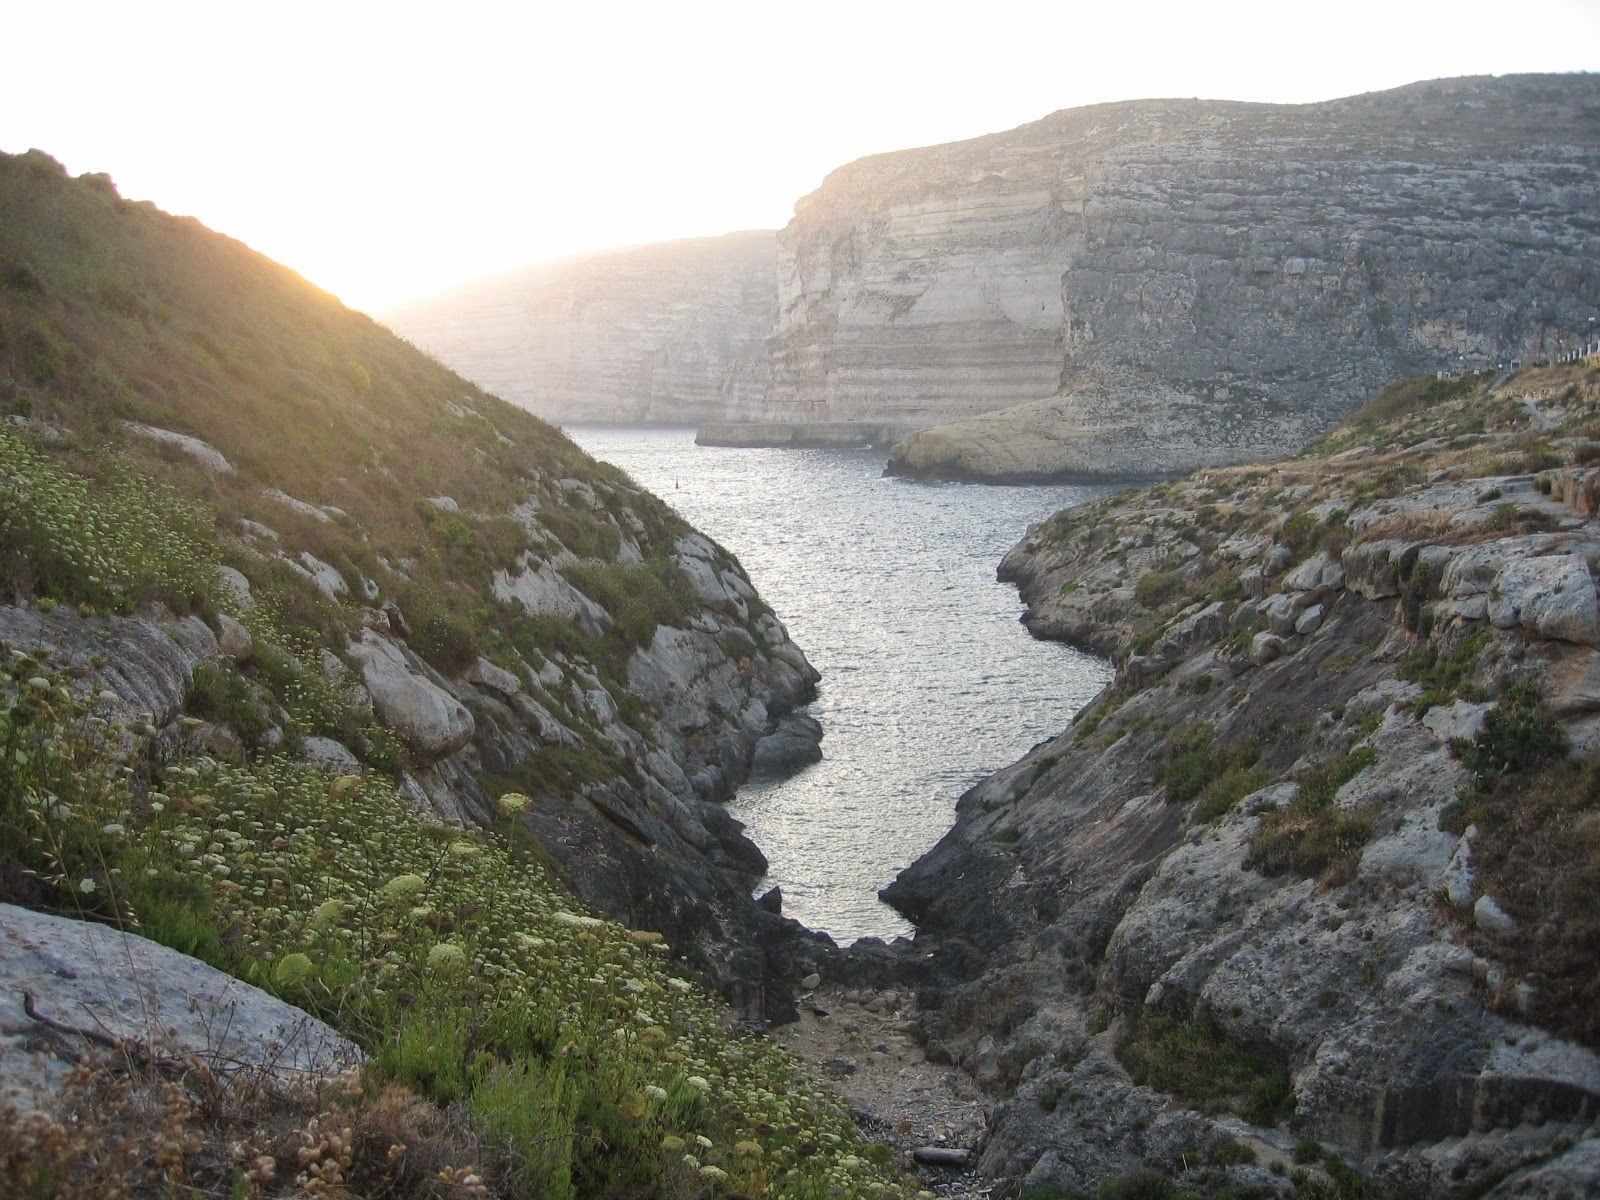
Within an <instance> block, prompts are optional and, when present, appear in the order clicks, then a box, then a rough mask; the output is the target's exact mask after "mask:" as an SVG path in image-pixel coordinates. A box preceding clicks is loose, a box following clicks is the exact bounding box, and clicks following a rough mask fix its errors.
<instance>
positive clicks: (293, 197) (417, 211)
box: [0, 0, 1600, 310]
mask: <svg viewBox="0 0 1600 1200" xmlns="http://www.w3.org/2000/svg"><path fill="white" fill-rule="evenodd" d="M0 45H4V46H5V47H6V53H5V66H4V68H3V69H0V149H4V150H8V151H13V152H15V151H21V150H25V149H28V148H29V147H32V146H37V147H39V148H40V149H43V150H46V151H48V152H50V153H51V154H53V155H55V156H56V157H57V158H59V159H61V160H62V161H63V162H64V163H66V165H67V167H68V169H69V170H70V171H72V172H73V173H74V174H78V173H81V172H84V171H107V172H109V173H110V174H111V175H112V177H113V178H114V179H115V180H116V181H117V184H118V186H119V187H120V188H121V190H122V193H123V194H124V195H126V196H130V197H134V198H137V199H148V200H153V201H155V202H156V203H157V204H159V205H161V206H162V207H163V208H166V209H169V210H171V211H174V212H180V213H192V214H193V215H195V216H197V217H199V218H200V219H201V220H202V221H204V222H206V224H208V225H210V226H212V227H213V228H216V229H219V230H221V231H222V232H224V233H228V234H231V235H233V236H234V237H238V238H240V239H242V240H244V241H246V242H249V243H250V244H251V245H253V246H255V247H256V248H257V249H259V250H262V251H263V252H265V253H267V254H269V255H271V256H272V257H274V258H276V259H279V260H280V261H282V262H285V263H288V264H289V265H290V266H292V267H294V268H296V269H297V270H299V271H300V272H302V273H303V274H305V275H306V276H307V277H309V278H310V279H312V280H313V281H315V282H317V283H319V284H321V285H322V286H324V287H326V288H328V289H329V290H331V291H333V292H335V293H337V294H338V295H339V296H341V297H343V298H344V299H345V300H346V301H347V302H349V303H351V304H353V305H356V306H358V307H362V308H369V309H373V310H379V309H382V308H383V307H385V306H386V305H390V304H393V303H395V302H397V301H402V300H405V299H408V298H411V297H414V296H419V295H422V294H425V293H428V292H431V291H435V290H437V289H439V288H441V287H444V286H447V285H449V284H452V283H455V282H459V281H462V280H465V279H470V278H474V277H477V276H480V275H484V274H489V273H493V272H496V271H500V270H504V269H509V268H512V267H517V266H522V265H525V264H527V263H531V262H535V261H538V260H541V259H546V258H553V257H558V256H562V255H566V254H571V253H576V252H580V251H584V250H591V249H598V248H601V247H605V246H615V245H625V244H629V243H636V242H645V241H656V240H661V239H666V238H674V237H691V236H697V235H701V234H714V233H722V232H726V231H729V230H734V229H750V228H761V227H770V228H776V227H779V226H781V225H783V224H784V223H785V222H786V221H787V220H788V219H789V216H790V213H791V210H792V207H793V204H794V201H795V200H796V199H798V198H799V197H800V196H802V195H804V194H805V193H806V192H808V191H811V190H812V189H813V188H815V187H816V186H817V185H818V184H819V183H820V182H821V180H822V177H823V175H825V174H826V173H827V172H828V171H829V170H831V169H833V168H834V167H836V166H840V165H842V164H843V163H845V162H848V161H850V160H851V159H853V158H858V157H860V156H861V155H863V154H871V153H876V152H878V151H884V150H897V149H901V148H904V147H908V146H917V145H927V144H930V143H934V142H944V141H952V140H955V139H958V138H964V137H972V136H976V135H978V134H982V133H990V132H994V131H997V130H1001V129H1008V128H1010V127H1012V126H1015V125H1019V124H1021V123H1023V122H1025V121H1031V120H1035V119H1037V118H1038V117H1041V116H1044V115H1045V114H1046V113H1049V112H1052V111H1054V110H1056V109H1059V108H1068V107H1072V106H1074V105H1079V104H1091V103H1095V102H1098V101H1104V100H1124V99H1135V98H1139V97H1146V96H1208V97H1222V98H1227V99H1239V100H1271V101H1284V102H1298V101H1309V100H1323V99H1329V98H1332V97H1335V96H1343V95H1350V94H1354V93H1357V92H1364V91H1372V90H1375V89H1378V88H1386V87H1393V86H1396V85H1399V84H1402V83H1408V82H1411V81H1413V80H1417V79H1429V78H1436V77H1439V76H1445V75H1467V74H1506V73H1508V72H1514V71H1572V70H1585V69H1590V70H1592V69H1596V68H1600V0H1520V2H1519V3H1516V4H1514V5H1513V4H1507V3H1505V0H1448V2H1435V0H1341V2H1340V3H1337V4H1318V5H1312V4H1301V3H1295V2H1294V0H1271V2H1254V0H1212V2H1210V3H1200V2H1197V0H1187V2H1184V3H1170V2H1168V0H1136V2H1128V0H1123V2H1121V3H1118V2H1115V0H1102V2H1101V3H1097V4H1093V5H1089V4H1082V3H1078V2H1077V0H1055V2H1053V3H1033V2H1031V0H1028V2H1022V0H1013V2H1011V3H1000V4H994V5H982V4H977V3H972V2H970V0H969V2H968V3H964V4H960V5H951V4H945V3H941V2H939V0H923V2H921V3H901V2H899V0H894V2H887V0H885V2H874V0H852V2H835V0H818V2H811V3H808V2H806V0H791V2H790V3H785V4H777V3H769V2H766V0H744V2H743V3H724V2H721V0H703V2H702V0H677V2H667V3H623V2H605V0H561V2H559V3H545V2H543V0H522V2H521V3H504V4H484V3H474V2H471V0H455V2H453V3H449V4H446V3H444V2H443V0H435V2H433V3H429V4H411V3H405V2H403V0H388V2H385V3H367V2H354V0H351V2H341V0H318V2H316V3H301V2H299V0H275V2H274V3H271V4H262V3H258V2H255V0H204V2H203V3H177V2H172V0H148V2H144V3H128V2H127V0H117V2H115V3H86V2H74V0H40V2H37V3H32V4H28V3H24V2H23V0H13V2H12V3H9V4H6V5H4V6H3V7H0Z"/></svg>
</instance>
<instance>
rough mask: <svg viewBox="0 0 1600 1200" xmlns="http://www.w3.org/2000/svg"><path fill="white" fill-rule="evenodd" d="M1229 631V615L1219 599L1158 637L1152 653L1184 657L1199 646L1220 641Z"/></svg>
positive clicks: (1174, 624)
mask: <svg viewBox="0 0 1600 1200" xmlns="http://www.w3.org/2000/svg"><path fill="white" fill-rule="evenodd" d="M1227 632H1228V616H1227V613H1226V612H1225V611H1224V609H1223V602H1222V601H1220V600H1218V601H1215V602H1214V603H1211V604H1208V605H1206V606H1205V607H1204V608H1202V609H1200V610H1199V611H1197V612H1193V613H1190V614H1189V615H1188V616H1186V617H1183V618H1182V619H1181V620H1178V621H1175V622H1173V624H1172V626H1171V627H1170V628H1169V629H1168V630H1167V631H1166V632H1165V633H1163V634H1162V635H1161V637H1160V638H1158V639H1157V641H1156V644H1155V645H1154V646H1153V647H1151V653H1152V654H1154V655H1157V656H1160V657H1164V658H1180V659H1181V658H1183V657H1185V656H1186V655H1188V653H1189V652H1190V651H1192V650H1193V649H1194V648H1195V647H1197V646H1203V645H1207V644H1209V643H1211V642H1215V641H1218V640H1220V639H1221V638H1222V636H1223V635H1224V634H1226V633H1227Z"/></svg>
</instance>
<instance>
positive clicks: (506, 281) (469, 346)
mask: <svg viewBox="0 0 1600 1200" xmlns="http://www.w3.org/2000/svg"><path fill="white" fill-rule="evenodd" d="M776 254H777V243H776V240H775V235H774V234H773V233H772V232H771V231H770V230H754V231H751V232H747V233H730V234H726V235H724V236H723V237H717V238H693V239H689V240H686V241H681V242H664V243H661V244H659V245H653V246H636V247H632V248H629V249H625V250H613V251H608V252H606V253H604V254H596V255H591V256H588V257H583V258H577V259H567V260H563V261H561V262H556V263H550V264H547V265H545V266H540V267H533V268H530V269H528V270H525V271H518V272H514V273H512V274H509V275H502V276H497V277H495V278H493V279H489V280H485V281H483V282H481V283H476V284H469V285H467V286H465V287H462V288H459V289H456V290H455V291H453V292H449V293H446V294H444V295H441V296H438V297H436V298H434V299H431V300H427V301H423V302H420V303H418V304H414V305H411V306H408V307H406V308H404V309H401V310H399V311H397V312H394V313H390V314H387V317H386V319H387V320H388V322H389V323H390V324H391V325H392V326H393V327H394V328H395V329H396V330H397V331H399V332H400V333H401V334H403V335H404V336H406V337H408V338H410V339H411V340H412V341H414V342H416V343H417V345H419V346H421V347H422V348H423V349H425V350H427V351H429V352H430V353H432V354H436V355H438V356H439V358H440V359H441V360H443V361H444V362H446V363H448V364H449V365H450V366H451V367H452V368H453V369H455V370H457V371H460V372H461V373H462V374H463V375H465V376H467V378H469V379H472V380H473V381H475V382H477V383H479V384H481V385H482V386H483V387H484V388H486V389H488V390H489V391H491V392H494V393H495V394H496V395H498V396H503V397H505V398H506V399H507V400H512V401H515V402H516V403H518V404H521V405H523V406H525V407H527V408H529V409H531V410H533V411H534V412H536V413H538V414H539V415H540V416H543V417H547V418H549V419H550V420H553V421H598V422H609V423H616V424H646V423H658V424H678V425H692V424H695V423H697V422H701V421H717V420H725V419H728V418H730V417H733V416H736V415H740V414H743V413H744V412H745V411H747V410H748V409H750V408H751V407H752V406H754V405H756V404H758V403H759V402H760V399H761V396H762V395H763V393H764V392H765V391H766V387H767V380H768V376H769V369H768V365H767V350H766V339H767V336H768V334H769V333H771V331H772V322H773V319H774V317H775V315H776V313H777V303H778V284H777V275H776V273H775V272H774V269H773V262H774V259H775V256H776Z"/></svg>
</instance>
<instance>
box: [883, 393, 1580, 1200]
mask: <svg viewBox="0 0 1600 1200" xmlns="http://www.w3.org/2000/svg"><path fill="white" fill-rule="evenodd" d="M1452 390H1453V391H1454V393H1455V398H1454V399H1449V398H1448V394H1449V393H1450V392H1451V391H1452ZM1441 395H1442V396H1444V397H1445V398H1444V399H1440V397H1441ZM1411 403H1412V404H1421V405H1423V406H1424V408H1423V410H1422V411H1418V412H1415V413H1414V414H1413V415H1410V416H1398V417H1394V418H1393V419H1391V420H1389V421H1388V422H1387V423H1384V422H1379V421H1376V420H1372V421H1366V422H1362V423H1358V424H1355V425H1353V426H1349V427H1347V428H1346V429H1344V430H1341V431H1340V432H1339V433H1338V435H1337V436H1336V437H1334V438H1332V439H1331V440H1330V441H1329V442H1327V443H1324V444H1323V445H1322V446H1320V447H1319V448H1318V449H1317V450H1316V452H1315V453H1312V454H1309V455H1306V456H1303V457H1301V458H1299V459H1295V460H1290V461H1285V462H1281V463H1278V464H1274V465H1272V466H1268V467H1263V468H1258V469H1232V470H1215V471H1211V472H1209V473H1203V474H1201V475H1198V476H1196V477H1194V478H1193V479H1191V480H1188V481H1186V482H1183V483H1177V484H1166V485H1161V486H1158V487H1156V488H1152V489H1147V490H1144V491H1139V492H1131V493H1123V494H1121V495H1118V496H1114V497H1110V498H1107V499H1106V500H1103V501H1099V502H1096V503H1095V504H1092V505H1088V506H1085V507H1084V508H1081V509H1076V510H1069V511H1067V512H1063V513H1061V514H1059V515H1058V516H1057V517H1056V518H1054V519H1053V520H1051V521H1049V522H1045V523H1044V524H1041V525H1038V526H1035V527H1033V528H1031V529H1030V530H1029V532H1028V535H1027V537H1026V538H1025V539H1024V540H1023V541H1022V542H1021V543H1020V544H1019V545H1018V546H1017V547H1016V549H1014V550H1013V551H1012V552H1011V553H1010V554H1009V555H1008V556H1007V558H1006V560H1005V564H1004V566H1003V568H1002V572H1003V574H1005V575H1006V576H1008V577H1010V578H1013V579H1016V580H1017V581H1018V582H1019V583H1020V585H1021V587H1022V589H1023V592H1024V595H1025V597H1026V599H1027V601H1028V604H1029V610H1028V615H1027V620H1028V623H1029V625H1030V627H1031V628H1032V629H1033V630H1034V631H1035V632H1036V633H1038V634H1040V635H1041V636H1049V637H1061V638H1066V639H1069V640H1072V641H1075V642H1078V643H1081V644H1084V645H1086V646H1090V647H1092V648H1095V649H1097V650H1101V651H1103V652H1108V653H1113V654H1115V655H1116V656H1117V657H1118V658H1119V660H1120V661H1121V664H1122V665H1121V670H1120V672H1119V675H1118V678H1117V680H1116V681H1115V682H1114V683H1113V684H1112V685H1111V686H1110V687H1109V688H1108V690H1107V692H1106V693H1105V694H1103V695H1102V697H1101V698H1100V699H1099V701H1098V702H1097V703H1096V704H1095V705H1093V706H1092V707H1091V708H1089V709H1086V710H1085V711H1084V712H1083V713H1082V714H1081V715H1080V717H1079V718H1078V719H1077V721H1076V722H1075V724H1074V726H1073V727H1072V728H1070V729H1068V730H1066V731H1065V732H1064V733H1062V734H1061V735H1060V736H1058V737H1056V738H1054V739H1052V740H1050V741H1048V742H1046V743H1043V744H1041V745H1040V746H1038V747H1037V748H1035V749H1034V750H1033V751H1032V752H1031V753H1030V754H1028V755H1027V756H1026V757H1025V758H1023V759H1022V760H1021V761H1019V762H1017V763H1016V764H1014V765H1012V766H1010V767H1008V768H1006V769H1004V770H1002V771H1000V772H998V773H997V774H995V775H994V776H991V777H990V778H989V779H987V780H985V781H984V782H983V783H981V784H979V785H978V786H977V787H975V788H973V789H972V790H971V791H970V792H969V793H967V795H965V796H964V797H963V798H962V800H961V802H960V805H959V809H958V817H957V822H956V825H955V827H954V828H953V829H952V831H951V832H950V833H949V834H948V835H947V836H946V837H945V838H944V839H943V840H942V841H941V842H940V843H939V845H938V846H937V847H936V848H935V849H934V850H933V851H932V852H930V853H929V854H928V855H927V856H926V857H924V858H923V859H922V860H920V861H919V862H918V863H916V864H915V865H913V866H912V867H911V868H909V869H908V870H907V871H905V872H904V873H903V874H902V875H901V877H900V878H899V879H898V880H897V881H896V882H895V883H894V884H893V885H892V886H891V887H890V888H889V889H888V890H887V891H886V893H885V896H886V898H887V899H889V900H890V901H891V902H892V903H893V904H895V905H896V906H897V907H898V908H900V909H901V910H902V911H904V912H905V913H907V914H908V915H910V916H912V917H913V918H914V919H915V920H916V921H917V922H918V925H919V932H918V935H917V938H916V946H915V952H914V954H913V955H910V956H907V958H906V960H905V967H904V970H905V976H904V977H905V978H906V979H907V981H908V982H911V983H913V984H916V985H917V986H918V989H919V990H918V1001H919V1004H920V1005H921V1008H922V1017H921V1028H922V1031H923V1033H924V1035H925V1036H926V1038H927V1049H928V1054H929V1057H930V1058H934V1059H938V1058H942V1057H946V1056H947V1057H949V1058H950V1059H952V1060H954V1061H956V1062H958V1063H960V1064H962V1065H964V1066H965V1067H966V1068H967V1069H968V1070H969V1071H971V1072H972V1073H973V1074H974V1075H976V1077H977V1078H978V1079H980V1080H982V1081H985V1082H987V1083H988V1084H989V1085H990V1087H991V1088H992V1089H994V1090H995V1091H996V1092H997V1093H1002V1092H1003V1093H1004V1095H1005V1097H1006V1098H1004V1099H1002V1100H1001V1101H1000V1102H999V1103H998V1105H997V1107H996V1109H995V1113H994V1117H993V1121H992V1124H991V1128H990V1132H989V1136H988V1139H987V1143H986V1146H985V1148H984V1153H983V1158H982V1165H983V1167H984V1169H986V1170H987V1171H989V1172H991V1173H994V1174H997V1175H1000V1176H1004V1177H1007V1178H1009V1179H1012V1180H1015V1181H1018V1182H1019V1183H1021V1182H1025V1183H1026V1184H1027V1185H1029V1186H1054V1187H1058V1188H1062V1189H1086V1190H1092V1188H1093V1187H1094V1186H1095V1185H1096V1184H1098V1183H1099V1182H1101V1181H1103V1180H1105V1179H1108V1178H1111V1177H1114V1176H1118V1175H1124V1174H1127V1173H1129V1172H1131V1171H1134V1170H1137V1169H1153V1170H1156V1171H1159V1172H1161V1173H1165V1174H1171V1175H1178V1176H1181V1177H1182V1182H1183V1184H1184V1186H1190V1187H1205V1188H1210V1187H1213V1186H1218V1187H1220V1186H1222V1185H1224V1184H1236V1185H1249V1186H1253V1187H1256V1188H1259V1189H1264V1193H1263V1194H1278V1193H1287V1192H1289V1191H1290V1190H1291V1189H1292V1188H1295V1187H1304V1188H1312V1189H1315V1188H1318V1187H1322V1188H1325V1189H1328V1190H1326V1191H1323V1192H1315V1191H1314V1192H1313V1193H1312V1194H1327V1195H1356V1194H1358V1190H1346V1189H1356V1188H1357V1184H1356V1182H1352V1180H1353V1179H1354V1177H1353V1176H1351V1175H1350V1170H1351V1169H1352V1168H1353V1169H1354V1170H1356V1171H1357V1172H1358V1173H1359V1174H1362V1175H1368V1176H1373V1177H1376V1178H1377V1179H1378V1180H1379V1181H1380V1182H1381V1183H1382V1184H1383V1185H1385V1186H1390V1187H1411V1188H1413V1189H1416V1190H1415V1191H1413V1192H1412V1193H1411V1194H1418V1193H1419V1192H1420V1194H1435V1193H1439V1194H1442V1193H1445V1192H1447V1191H1448V1190H1449V1189H1451V1188H1454V1187H1457V1186H1460V1185H1461V1184H1463V1183H1464V1182H1467V1181H1471V1180H1474V1179H1480V1178H1487V1180H1488V1182H1489V1183H1494V1182H1495V1181H1496V1180H1497V1179H1499V1178H1500V1177H1501V1176H1505V1175H1507V1174H1509V1178H1506V1179H1505V1180H1504V1182H1501V1183H1499V1186H1498V1187H1496V1188H1495V1189H1494V1190H1493V1191H1492V1192H1491V1193H1490V1194H1492V1195H1494V1196H1496V1197H1504V1196H1513V1195H1516V1196H1550V1197H1554V1196H1578V1195H1589V1194H1592V1189H1593V1188H1594V1187H1595V1186H1596V1184H1597V1181H1600V1138H1597V1137H1596V1136H1595V1134H1596V1132H1597V1129H1600V1126H1597V1125H1596V1121H1597V1118H1600V1056H1597V1054H1596V1051H1597V1050H1600V1027H1597V1026H1596V1025H1595V1021H1594V1014H1595V1012H1596V1011H1600V1010H1597V1009H1596V1007H1595V993H1594V987H1595V981H1594V963H1595V954H1596V946H1595V943H1594V940H1593V931H1594V929H1595V927H1596V926H1595V920H1596V914H1597V911H1600V887H1597V886H1596V885H1597V883H1600V880H1597V878H1596V874H1595V865H1594V864H1595V862H1596V861H1600V859H1596V858H1595V857H1594V856H1595V855H1596V853H1597V852H1600V832H1597V830H1600V817H1597V813H1600V791H1597V789H1596V787H1595V785H1594V783H1593V782H1592V781H1593V780H1594V778H1595V774H1594V761H1595V760H1594V755H1595V752H1596V749H1597V748H1600V615H1597V606H1596V592H1595V584H1594V572H1595V568H1596V566H1597V565H1600V523H1597V521H1596V516H1595V513H1596V503H1597V502H1596V496H1597V495H1600V492H1597V488H1600V474H1597V472H1596V469H1595V468H1593V467H1591V466H1587V465H1573V464H1575V463H1576V464H1586V463H1589V462H1592V461H1594V460H1595V458H1597V457H1600V443H1597V442H1596V441H1594V440H1592V439H1593V435H1594V434H1596V433H1600V422H1597V421H1596V419H1595V414H1596V411H1597V407H1600V373H1597V372H1592V371H1588V370H1586V369H1585V368H1582V367H1573V368H1568V369H1557V368H1552V369H1549V370H1545V371H1542V372H1526V373H1524V374H1523V375H1521V376H1517V377H1514V378H1513V379H1512V380H1511V382H1510V383H1509V384H1508V385H1507V389H1506V390H1501V391H1499V392H1497V393H1494V394H1493V395H1487V396H1485V395H1480V394H1479V393H1478V391H1477V385H1476V383H1475V381H1472V380H1471V379H1470V378H1469V379H1468V380H1466V381H1463V382H1462V383H1460V384H1452V385H1449V386H1448V387H1443V388H1434V389H1431V391H1426V392H1425V391H1422V390H1421V389H1420V387H1417V386H1413V388H1412V389H1411ZM1430 404H1431V407H1428V406H1429V405H1430ZM1394 407H1398V408H1402V409H1403V408H1404V407H1405V405H1404V404H1403V403H1400V404H1396V405H1395V406H1394ZM1563 746H1564V748H1565V749H1564V753H1563V751H1562V749H1561V748H1562V747H1563ZM1308 1139H1309V1140H1308ZM1312 1142H1315V1143H1316V1145H1315V1146H1312V1145H1311V1143H1312ZM1486 1173H1492V1174H1487V1175H1486ZM1319 1180H1320V1181H1321V1182H1320V1183H1319V1182H1318V1181H1319ZM1012 1186H1013V1187H1015V1186H1017V1185H1016V1184H1014V1185H1012ZM1302 1194H1304V1193H1302ZM1474 1194H1482V1193H1481V1192H1474Z"/></svg>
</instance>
